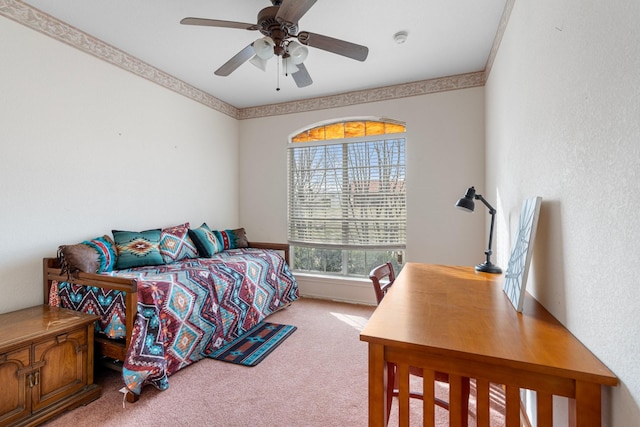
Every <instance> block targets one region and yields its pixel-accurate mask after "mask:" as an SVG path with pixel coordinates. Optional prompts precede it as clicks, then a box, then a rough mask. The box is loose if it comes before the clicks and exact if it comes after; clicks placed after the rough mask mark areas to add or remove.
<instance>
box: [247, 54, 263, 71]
mask: <svg viewBox="0 0 640 427" xmlns="http://www.w3.org/2000/svg"><path fill="white" fill-rule="evenodd" d="M249 62H251V63H252V64H253V65H255V66H256V68H260V69H261V70H262V71H267V60H266V59H262V58H260V57H259V56H258V55H254V56H253V58H251V59H250V60H249Z"/></svg>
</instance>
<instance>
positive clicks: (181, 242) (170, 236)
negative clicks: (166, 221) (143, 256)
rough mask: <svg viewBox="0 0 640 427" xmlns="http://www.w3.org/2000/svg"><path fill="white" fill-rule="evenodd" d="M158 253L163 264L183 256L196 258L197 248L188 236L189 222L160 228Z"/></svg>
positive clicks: (178, 259)
mask: <svg viewBox="0 0 640 427" xmlns="http://www.w3.org/2000/svg"><path fill="white" fill-rule="evenodd" d="M160 255H162V259H163V260H164V262H165V264H171V263H172V262H176V261H180V260H181V259H184V258H198V249H197V248H196V245H195V244H194V243H193V241H192V240H191V238H190V237H189V223H188V222H185V223H184V224H181V225H176V226H174V227H168V228H164V229H162V233H160Z"/></svg>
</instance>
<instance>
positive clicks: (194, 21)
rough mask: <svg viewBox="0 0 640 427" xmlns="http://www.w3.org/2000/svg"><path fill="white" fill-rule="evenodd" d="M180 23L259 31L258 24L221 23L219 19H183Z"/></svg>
mask: <svg viewBox="0 0 640 427" xmlns="http://www.w3.org/2000/svg"><path fill="white" fill-rule="evenodd" d="M180 23H181V24H183V25H202V26H205V27H224V28H239V29H241V30H257V29H258V26H257V25H256V24H247V23H246V22H233V21H221V20H219V19H206V18H183V19H182V20H181V21H180Z"/></svg>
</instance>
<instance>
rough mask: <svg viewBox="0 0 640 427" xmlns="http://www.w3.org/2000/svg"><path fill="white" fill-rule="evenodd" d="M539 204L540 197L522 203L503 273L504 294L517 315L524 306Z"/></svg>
mask: <svg viewBox="0 0 640 427" xmlns="http://www.w3.org/2000/svg"><path fill="white" fill-rule="evenodd" d="M541 203H542V197H532V198H530V199H527V200H525V201H524V202H523V203H522V211H521V212H520V221H519V224H518V234H517V236H516V239H515V240H514V242H513V248H512V249H511V257H510V258H509V264H508V266H507V271H506V273H505V278H504V288H503V289H504V292H505V293H506V294H507V296H508V297H509V300H510V301H511V303H512V304H513V306H514V307H515V309H516V311H518V312H519V313H522V307H523V304H524V294H525V291H526V287H527V276H528V275H529V264H531V255H532V253H533V241H534V240H535V237H536V229H537V228H538V216H539V215H540V204H541Z"/></svg>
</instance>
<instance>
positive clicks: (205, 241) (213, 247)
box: [189, 222, 222, 258]
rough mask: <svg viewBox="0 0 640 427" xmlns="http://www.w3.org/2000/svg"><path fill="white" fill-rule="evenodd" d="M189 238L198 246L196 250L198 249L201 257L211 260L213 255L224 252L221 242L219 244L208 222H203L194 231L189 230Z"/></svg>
mask: <svg viewBox="0 0 640 427" xmlns="http://www.w3.org/2000/svg"><path fill="white" fill-rule="evenodd" d="M189 237H191V240H193V243H195V244H196V248H198V253H199V254H200V256H201V257H204V258H211V257H212V256H213V254H216V253H218V252H221V251H222V247H221V246H220V242H218V239H217V238H216V236H215V234H213V231H211V229H210V228H209V226H208V225H207V223H206V222H203V223H202V225H201V226H200V227H198V228H196V229H194V230H189Z"/></svg>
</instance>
